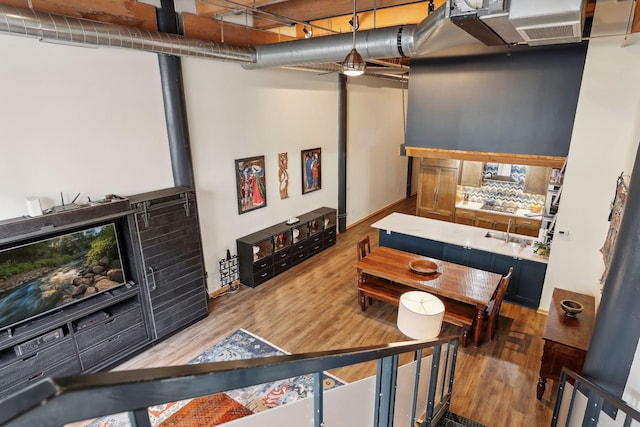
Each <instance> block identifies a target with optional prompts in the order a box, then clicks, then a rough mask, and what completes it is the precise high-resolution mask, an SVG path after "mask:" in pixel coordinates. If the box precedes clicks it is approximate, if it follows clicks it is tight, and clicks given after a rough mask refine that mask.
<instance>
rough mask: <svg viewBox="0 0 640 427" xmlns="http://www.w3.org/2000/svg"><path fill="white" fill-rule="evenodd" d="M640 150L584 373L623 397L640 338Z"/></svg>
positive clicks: (637, 154)
mask: <svg viewBox="0 0 640 427" xmlns="http://www.w3.org/2000/svg"><path fill="white" fill-rule="evenodd" d="M638 224H640V151H638V152H637V153H636V160H635V165H634V167H633V172H632V174H631V182H630V185H629V193H628V197H627V203H626V205H625V208H624V216H623V217H622V223H621V224H620V230H619V232H618V238H617V240H616V246H615V251H614V254H613V258H612V259H611V266H610V267H609V274H608V276H607V279H606V282H605V284H604V290H603V293H602V300H601V302H600V307H599V308H598V316H597V318H596V324H595V327H594V330H593V336H592V337H591V344H590V345H589V351H588V352H587V357H586V360H585V363H584V369H583V374H584V375H585V377H587V378H589V379H591V380H593V381H594V382H595V383H596V384H598V385H599V386H601V387H603V388H604V389H606V390H608V391H609V392H610V393H612V394H614V395H615V396H618V397H622V393H623V392H624V388H625V385H626V383H627V378H628V377H629V372H630V370H631V365H632V363H633V357H634V355H635V352H636V348H637V347H638V339H639V338H640V286H639V284H640V264H639V263H638V259H640V228H638Z"/></svg>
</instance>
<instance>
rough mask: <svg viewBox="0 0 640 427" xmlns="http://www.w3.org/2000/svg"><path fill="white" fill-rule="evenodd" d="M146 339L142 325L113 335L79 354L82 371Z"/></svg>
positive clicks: (145, 332)
mask: <svg viewBox="0 0 640 427" xmlns="http://www.w3.org/2000/svg"><path fill="white" fill-rule="evenodd" d="M146 338H147V331H146V329H145V327H144V324H142V323H140V324H138V325H135V326H133V327H131V328H129V329H127V330H125V331H122V332H120V333H118V334H116V335H113V336H111V337H109V338H108V339H106V340H104V341H101V342H99V343H98V344H96V345H94V346H93V347H90V348H89V349H87V350H85V351H81V352H80V362H81V363H82V369H83V370H84V371H86V370H88V369H91V368H93V367H96V366H98V365H100V364H101V363H103V362H104V361H105V360H107V359H109V357H111V356H112V355H114V354H116V353H118V352H121V351H123V350H125V349H128V348H131V347H133V346H135V345H136V344H138V343H142V342H144V340H145V339H146Z"/></svg>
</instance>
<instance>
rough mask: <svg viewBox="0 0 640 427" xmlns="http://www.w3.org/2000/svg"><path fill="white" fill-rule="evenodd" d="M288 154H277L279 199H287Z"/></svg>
mask: <svg viewBox="0 0 640 427" xmlns="http://www.w3.org/2000/svg"><path fill="white" fill-rule="evenodd" d="M288 168H289V153H278V180H280V199H288V198H289V171H288V170H287V169H288Z"/></svg>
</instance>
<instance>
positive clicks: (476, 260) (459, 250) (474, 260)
mask: <svg viewBox="0 0 640 427" xmlns="http://www.w3.org/2000/svg"><path fill="white" fill-rule="evenodd" d="M442 259H443V260H445V261H447V262H453V263H455V264H460V265H466V266H467V267H472V268H478V269H480V270H486V271H492V265H493V254H492V253H491V252H485V251H480V250H478V249H471V248H469V247H466V246H458V245H450V244H445V245H444V250H443V252H442Z"/></svg>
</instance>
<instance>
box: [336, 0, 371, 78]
mask: <svg viewBox="0 0 640 427" xmlns="http://www.w3.org/2000/svg"><path fill="white" fill-rule="evenodd" d="M357 22H358V18H357V16H356V0H353V25H352V26H351V28H353V49H351V52H349V54H348V55H347V57H346V58H345V59H344V61H342V72H343V73H344V74H346V75H347V76H351V77H354V76H361V75H362V74H364V70H365V68H367V63H366V62H364V61H363V59H362V56H360V54H359V53H358V51H357V50H356V29H357V28H358V24H357Z"/></svg>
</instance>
